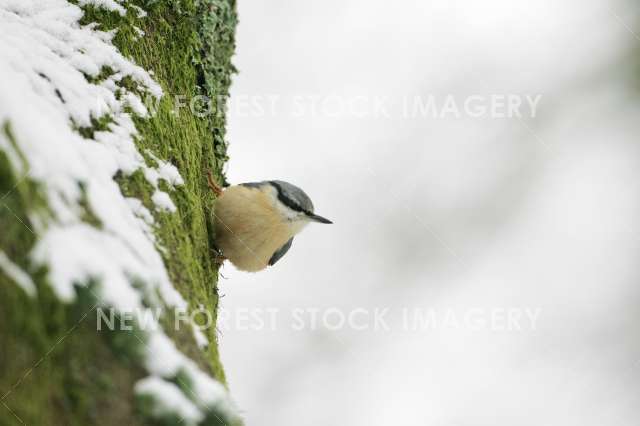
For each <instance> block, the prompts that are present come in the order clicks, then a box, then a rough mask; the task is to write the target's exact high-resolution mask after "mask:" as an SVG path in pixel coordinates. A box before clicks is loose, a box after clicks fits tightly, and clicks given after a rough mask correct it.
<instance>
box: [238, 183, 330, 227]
mask: <svg viewBox="0 0 640 426" xmlns="http://www.w3.org/2000/svg"><path fill="white" fill-rule="evenodd" d="M243 185H245V186H251V187H257V188H261V189H263V190H264V189H265V187H269V188H270V189H271V191H270V192H271V194H272V196H273V198H274V203H275V204H276V207H277V208H278V211H279V212H280V213H281V214H282V216H283V218H284V219H285V220H287V221H289V222H292V223H296V224H297V225H302V224H306V223H308V222H318V223H333V222H331V221H330V220H329V219H326V218H324V217H322V216H320V215H317V214H315V213H314V208H313V202H311V199H310V198H309V196H308V195H307V194H306V193H305V192H304V191H303V190H302V189H300V188H298V187H297V186H295V185H292V184H290V183H289V182H285V181H282V180H269V181H264V182H256V183H245V184H243Z"/></svg>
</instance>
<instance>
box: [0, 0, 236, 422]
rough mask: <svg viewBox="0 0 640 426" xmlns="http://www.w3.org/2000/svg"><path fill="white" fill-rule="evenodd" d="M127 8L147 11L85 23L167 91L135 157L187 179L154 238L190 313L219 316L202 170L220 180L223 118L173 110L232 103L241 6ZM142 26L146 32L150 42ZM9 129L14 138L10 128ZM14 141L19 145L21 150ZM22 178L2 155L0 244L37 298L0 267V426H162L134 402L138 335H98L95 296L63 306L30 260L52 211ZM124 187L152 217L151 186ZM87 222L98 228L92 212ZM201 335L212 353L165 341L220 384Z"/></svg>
mask: <svg viewBox="0 0 640 426" xmlns="http://www.w3.org/2000/svg"><path fill="white" fill-rule="evenodd" d="M129 4H137V5H138V6H140V7H142V8H143V9H145V10H146V11H147V12H148V16H147V17H144V18H140V17H138V15H137V13H136V11H135V10H134V9H131V8H130V9H129V10H128V13H127V15H126V16H125V17H122V16H120V15H118V14H116V13H112V12H108V11H105V10H102V9H96V8H94V7H91V6H87V7H84V10H85V17H84V18H83V23H90V22H97V23H99V28H100V29H102V30H110V29H116V28H117V29H118V32H117V35H116V36H115V38H114V40H113V43H114V44H115V45H116V46H117V47H118V48H119V49H120V51H121V52H122V53H123V54H124V55H125V56H128V57H130V58H132V59H133V60H134V61H135V62H136V63H137V64H139V65H140V66H142V67H143V68H145V69H147V70H152V71H153V73H154V79H155V80H156V81H157V82H158V83H160V85H161V86H162V88H163V90H164V92H165V96H164V97H163V98H162V99H161V100H160V101H159V103H157V105H155V104H154V103H153V102H149V104H148V105H149V106H150V109H152V110H155V114H154V115H153V116H152V117H150V118H148V119H138V118H136V119H135V124H136V126H137V129H138V131H139V134H140V137H139V138H138V140H137V141H136V143H137V146H138V149H139V151H140V152H142V153H143V154H145V153H146V152H147V151H149V152H151V153H152V154H153V155H155V156H157V157H158V158H160V159H162V160H165V161H168V162H170V163H172V164H173V165H175V166H176V167H177V168H178V170H179V171H180V173H181V175H182V177H183V178H184V181H185V184H184V186H181V187H178V188H176V189H175V190H170V193H171V197H172V199H173V201H174V203H175V205H176V207H177V212H176V213H173V214H166V213H154V216H155V220H156V224H157V228H156V229H155V233H156V236H157V238H158V242H159V244H160V245H162V246H163V247H164V248H165V249H166V251H165V253H164V254H163V256H164V261H165V264H166V266H167V269H168V272H169V275H170V278H171V280H172V282H173V283H174V285H175V286H176V287H177V289H178V291H179V292H180V293H181V294H182V295H183V296H184V297H185V299H187V301H188V302H189V304H190V307H191V308H197V307H199V306H200V305H203V306H204V307H205V308H206V309H208V310H209V311H210V312H212V313H213V314H214V317H215V312H216V310H217V305H218V294H217V276H218V270H217V266H216V265H215V264H214V263H213V261H212V252H211V244H210V243H211V239H212V223H211V220H210V217H211V211H210V208H211V203H212V200H213V195H212V194H211V193H210V191H209V190H208V188H207V185H206V177H205V176H206V175H205V172H206V171H207V170H212V171H213V173H214V175H216V176H217V178H218V179H220V181H221V182H224V177H223V175H222V166H223V164H224V162H225V161H226V144H225V141H224V135H225V117H224V113H223V111H217V113H216V114H209V115H204V116H198V115H195V114H192V113H191V112H190V111H189V108H188V107H187V108H182V109H180V110H178V111H177V112H176V111H175V106H176V103H175V101H176V99H183V100H186V102H187V105H188V102H189V100H190V99H193V98H194V97H196V96H198V95H205V96H207V97H210V98H214V99H215V98H217V97H220V96H222V97H226V95H227V92H228V88H229V84H230V78H231V74H232V73H233V67H232V65H231V62H230V61H231V55H232V54H233V50H234V31H235V24H236V17H235V2H234V1H232V0H215V1H214V0H199V1H196V0H182V1H177V0H176V1H172V0H158V1H142V0H140V1H132V2H129ZM136 27H137V28H139V29H141V30H142V31H144V33H145V35H144V36H143V37H140V36H139V33H138V31H137V30H136ZM108 75H109V70H103V77H106V76H108ZM124 84H126V82H125V83H124ZM142 95H143V96H144V94H142ZM177 96H179V97H180V98H177ZM183 102H184V101H183ZM108 123H109V118H108V117H104V118H101V119H99V120H96V122H95V127H94V128H82V129H78V132H79V133H80V134H81V135H83V136H84V137H92V136H93V134H94V132H95V131H98V130H103V128H104V127H105V126H108ZM0 124H3V123H0ZM3 125H4V126H5V127H4V128H3V129H2V131H4V132H5V134H7V135H8V134H9V132H10V129H9V127H8V126H9V124H8V123H4V124H3ZM19 142H20V141H15V144H16V146H18V147H19ZM145 155H146V154H145ZM16 176H17V173H16V172H15V171H14V170H12V168H11V165H10V163H9V161H8V159H7V157H6V155H5V154H4V153H3V152H2V151H0V195H2V194H8V195H7V196H6V197H5V198H4V199H3V200H2V205H0V229H2V231H1V232H0V249H2V250H3V251H4V252H5V253H6V254H7V256H9V257H10V258H11V259H12V260H13V261H14V262H16V263H17V264H18V265H19V266H20V267H22V268H23V269H24V270H25V271H28V272H29V273H30V275H31V278H32V279H33V281H34V283H35V284H36V287H37V290H38V291H37V295H36V296H35V297H34V298H31V297H29V296H27V295H26V294H25V293H24V292H23V290H22V289H21V288H20V287H18V286H17V285H16V284H15V283H13V282H11V280H10V279H9V277H7V276H5V275H3V273H2V272H1V270H0V366H1V368H0V398H2V404H0V425H14V424H20V421H19V420H18V418H19V419H21V421H24V422H25V423H26V424H38V425H59V424H65V425H86V424H100V425H123V424H126V425H136V424H156V423H154V421H151V420H149V418H148V417H145V416H144V412H142V411H141V410H140V406H139V405H136V398H135V397H134V395H133V384H134V383H135V382H136V381H137V380H138V379H140V378H141V377H143V376H144V375H145V374H146V373H145V372H144V371H143V370H142V369H141V367H140V365H139V362H138V361H137V360H136V357H137V356H138V350H137V349H136V343H135V341H137V339H135V338H134V336H131V335H128V334H127V333H132V332H115V333H105V332H98V331H97V330H96V309H95V308H96V306H95V301H94V300H93V299H92V298H91V297H90V293H88V292H87V291H81V290H80V288H79V289H78V291H79V293H78V298H77V301H76V302H75V303H74V304H72V305H65V304H63V303H61V302H60V301H58V300H57V299H56V298H55V296H54V294H53V292H52V290H51V288H50V287H49V285H48V283H47V282H46V271H43V270H34V269H33V265H31V264H30V262H29V260H28V255H29V252H30V250H31V249H32V247H33V245H34V243H35V238H36V237H35V235H33V234H32V232H31V231H30V230H29V228H30V227H31V226H30V223H29V219H28V217H29V214H30V213H31V212H33V211H34V210H36V209H38V210H42V209H45V210H46V205H45V204H44V201H43V198H42V197H41V196H40V195H39V192H38V188H37V186H36V185H35V184H34V183H33V182H30V181H29V180H28V179H25V180H17V179H16ZM117 180H118V182H119V184H120V186H121V188H122V191H123V193H124V194H125V195H128V196H134V197H137V198H139V199H141V200H142V201H143V203H144V204H145V205H146V206H147V207H148V208H149V210H150V211H153V208H152V203H151V201H150V199H151V195H152V188H151V187H150V186H149V185H148V183H147V181H146V180H145V179H144V177H143V176H142V175H141V174H140V173H135V174H133V175H132V176H118V178H117ZM5 205H6V206H5ZM16 217H18V218H20V220H16ZM84 217H85V218H86V221H87V222H88V223H90V224H92V225H94V226H100V224H99V223H96V221H95V220H92V218H95V215H93V214H92V212H90V211H89V210H88V208H87V212H86V215H85V216H84ZM96 220H97V219H96ZM21 222H24V226H23V224H22V223H21ZM169 331H170V330H168V332H169ZM205 333H206V334H207V337H208V338H209V341H210V342H211V344H210V345H209V347H208V348H207V350H206V351H203V350H201V349H199V348H198V347H197V345H196V343H195V341H194V338H193V336H192V334H191V333H190V332H189V331H188V330H184V331H181V332H174V333H173V335H171V336H170V337H172V338H173V339H174V341H175V342H176V344H177V346H178V347H179V348H180V350H181V351H183V352H184V353H185V354H187V355H188V356H190V357H191V358H192V359H194V360H195V361H196V362H197V363H198V364H199V365H200V367H201V368H202V369H204V370H205V371H208V372H210V373H211V374H212V375H213V376H214V377H215V378H217V379H218V380H220V381H221V382H223V383H224V382H225V377H224V370H223V368H222V365H221V363H220V360H219V353H218V345H217V336H216V328H215V327H210V328H209V329H208V330H207V331H206V332H205ZM170 334H171V333H170ZM138 349H139V348H138ZM217 421H218V420H217V419H216V420H215V422H217ZM205 423H206V424H217V423H214V421H213V420H211V421H209V422H205ZM169 424H171V423H169Z"/></svg>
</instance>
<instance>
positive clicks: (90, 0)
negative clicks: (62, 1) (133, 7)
mask: <svg viewBox="0 0 640 426" xmlns="http://www.w3.org/2000/svg"><path fill="white" fill-rule="evenodd" d="M78 3H79V4H80V6H86V5H92V6H96V7H99V8H103V9H106V10H110V11H112V12H118V13H119V14H120V16H125V15H126V14H127V10H126V9H125V8H124V7H122V5H121V4H120V3H118V2H116V1H115V0H79V2H78Z"/></svg>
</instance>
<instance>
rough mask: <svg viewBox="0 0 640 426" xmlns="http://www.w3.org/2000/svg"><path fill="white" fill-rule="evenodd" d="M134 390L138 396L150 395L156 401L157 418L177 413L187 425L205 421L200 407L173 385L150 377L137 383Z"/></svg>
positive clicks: (155, 413)
mask: <svg viewBox="0 0 640 426" xmlns="http://www.w3.org/2000/svg"><path fill="white" fill-rule="evenodd" d="M134 390H135V392H136V394H138V395H149V396H152V397H153V398H154V399H155V400H156V403H155V404H154V405H153V410H154V411H153V414H154V415H155V416H157V417H163V416H166V415H169V414H172V413H177V414H178V415H179V416H180V417H181V419H182V420H183V423H184V424H186V425H196V424H198V423H200V422H201V421H202V420H204V416H203V414H202V413H201V412H200V410H199V409H198V407H196V406H195V405H194V404H193V402H191V401H190V400H189V399H187V397H185V396H184V394H183V393H182V391H181V390H180V388H178V387H177V386H176V385H174V384H173V383H169V382H167V381H165V380H162V379H161V378H159V377H156V376H150V377H147V378H146V379H142V380H140V381H139V382H138V383H136V386H135V389H134Z"/></svg>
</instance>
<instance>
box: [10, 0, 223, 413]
mask: <svg viewBox="0 0 640 426" xmlns="http://www.w3.org/2000/svg"><path fill="white" fill-rule="evenodd" d="M84 3H92V4H97V5H102V6H106V7H108V8H111V9H112V10H116V11H120V10H119V8H122V10H125V9H124V8H125V6H126V3H125V2H123V1H120V2H114V1H112V0H102V1H95V0H94V1H84ZM113 8H115V9H113ZM136 10H137V9H136ZM82 16H83V11H82V10H81V8H80V7H78V6H76V5H73V4H70V3H69V2H68V1H66V0H0V28H2V30H1V31H0V125H2V126H4V125H5V124H6V123H8V125H9V126H10V129H11V132H12V134H13V136H14V137H15V141H16V145H17V148H16V146H14V145H13V144H12V143H11V141H10V140H9V139H8V137H7V135H5V134H4V132H0V150H3V151H5V152H6V153H7V155H8V158H9V159H10V161H11V162H12V166H13V168H14V171H15V172H16V173H17V179H18V180H21V179H24V178H29V179H30V180H32V181H34V182H36V183H38V184H39V185H40V187H41V188H42V189H43V190H44V193H45V196H46V201H47V205H48V207H49V209H50V213H51V215H49V214H47V216H46V217H43V216H39V214H38V213H35V212H30V214H31V216H30V218H29V219H30V221H31V223H32V224H33V225H34V227H33V230H34V232H35V233H36V234H37V236H38V242H37V244H36V247H35V248H34V250H33V252H32V256H31V260H32V261H33V263H34V264H36V265H46V266H47V268H48V270H49V276H48V281H49V282H50V284H51V285H52V286H53V288H54V290H55V293H56V294H57V296H58V297H59V298H60V299H61V300H63V301H65V302H71V301H73V300H74V298H75V289H74V284H78V283H87V282H89V281H90V280H91V279H97V280H98V281H99V282H100V284H101V285H100V286H99V287H98V289H97V294H96V295H97V296H98V300H99V302H100V304H102V305H105V306H112V307H114V308H116V309H119V310H135V309H143V305H142V298H143V296H147V297H148V296H150V295H151V296H152V295H155V294H159V295H160V297H161V298H162V302H160V301H158V306H160V305H164V304H166V305H168V306H175V307H177V308H180V309H186V307H187V303H186V301H185V300H184V298H183V297H182V296H181V295H180V294H179V293H178V292H177V291H176V289H175V288H174V287H173V285H172V283H171V282H170V279H169V276H168V273H167V270H166V268H165V266H164V263H163V261H162V257H161V255H160V253H159V251H158V248H157V246H156V243H155V240H154V238H153V235H152V232H151V231H152V229H153V216H152V215H151V213H150V212H149V211H148V210H147V209H146V208H145V207H144V206H143V205H142V203H140V202H136V201H132V199H127V198H125V197H124V196H123V194H122V192H121V190H120V188H119V186H118V184H117V183H116V182H115V181H114V176H115V175H116V173H118V172H123V173H124V174H125V175H126V174H130V173H133V172H134V171H137V170H142V171H143V174H144V176H145V177H146V178H147V180H148V181H149V183H150V184H151V185H152V186H154V187H155V188H156V192H155V194H154V196H153V197H152V198H153V200H154V201H157V205H156V209H158V210H162V211H169V212H172V211H175V205H174V204H173V202H172V201H171V198H170V196H169V194H167V193H165V192H163V191H161V190H159V189H158V183H159V181H160V180H165V181H166V182H167V183H168V184H170V186H173V185H181V184H182V183H183V182H182V178H181V177H180V174H179V173H178V171H177V170H176V169H175V167H173V166H172V165H170V164H168V163H166V162H163V161H161V160H160V159H157V158H155V159H154V161H156V163H157V167H150V166H148V165H147V164H146V163H145V160H144V158H143V156H142V155H141V154H140V152H138V150H137V148H136V146H135V144H134V138H135V137H136V135H137V133H136V128H135V125H134V123H133V120H132V118H131V116H130V114H129V113H128V112H126V110H125V108H126V107H127V106H129V107H131V108H132V109H133V111H134V112H135V113H136V114H139V115H141V116H145V115H146V114H147V111H146V109H145V108H144V106H143V104H142V102H141V101H140V98H139V97H138V96H137V95H136V94H135V93H132V92H129V91H127V90H126V89H125V88H124V87H120V86H119V84H118V83H119V81H120V80H122V79H123V78H125V77H129V78H130V79H132V80H133V81H134V82H135V83H136V84H137V85H138V87H137V90H138V91H140V92H146V93H148V94H150V95H152V96H154V97H160V96H162V89H161V88H160V86H159V85H158V84H157V83H156V82H155V81H154V80H153V78H152V77H151V75H150V74H149V72H147V71H146V70H144V69H142V68H141V67H139V66H137V65H136V64H134V63H133V62H132V61H130V60H129V59H127V58H125V57H124V56H123V55H122V54H121V53H120V52H119V51H118V50H117V48H116V47H115V46H114V45H113V44H111V42H110V41H111V39H112V34H111V33H105V32H101V31H97V30H96V29H95V27H94V26H92V25H88V26H82V25H80V24H79V20H80V19H81V18H82ZM105 67H108V68H110V69H111V70H113V74H112V75H110V76H108V77H107V78H106V79H104V80H103V81H101V82H98V83H91V82H89V81H88V80H87V77H86V76H90V77H97V76H98V75H99V74H100V72H101V71H102V70H103V69H105ZM117 91H119V92H120V93H119V96H116V92H117ZM105 114H108V116H109V117H110V118H111V122H110V124H109V125H108V131H96V132H95V134H94V137H93V139H86V138H83V137H82V136H81V135H80V134H79V133H78V132H77V129H78V128H81V127H91V126H92V118H93V119H94V120H95V119H99V118H101V117H103V116H104V115H105ZM23 159H24V161H23ZM83 191H84V193H83ZM82 197H86V201H87V204H88V207H89V208H90V209H91V211H92V212H93V214H94V215H95V216H96V217H97V218H98V219H99V220H100V222H101V224H102V227H100V228H98V227H95V226H93V225H91V224H88V223H85V222H83V220H82V218H81V214H82V207H81V204H80V202H81V198H82ZM5 260H6V261H5V262H4V264H5V266H6V265H12V263H10V262H11V261H10V260H9V259H5ZM132 281H136V282H137V283H144V285H145V286H146V288H143V289H138V288H134V287H133V286H132ZM151 329H152V330H161V328H160V327H151ZM149 334H150V335H149V343H150V344H152V345H153V350H147V360H146V365H147V367H148V368H149V370H150V373H151V374H153V376H154V377H156V378H158V377H165V378H171V375H172V374H175V373H176V372H177V371H178V370H183V371H186V372H187V373H189V374H190V376H191V378H192V379H193V382H194V383H195V387H196V389H195V390H194V392H195V393H196V394H197V396H198V398H204V402H203V403H198V404H197V405H198V407H199V409H200V410H202V411H203V412H204V411H206V410H207V409H209V406H211V405H214V406H215V405H220V406H224V407H229V406H230V405H229V404H230V403H229V402H228V396H227V395H226V392H225V390H224V388H223V386H222V385H221V384H220V383H218V382H217V381H215V380H214V379H212V378H211V377H209V376H207V375H206V374H205V373H204V372H203V371H201V370H199V369H198V368H197V367H196V366H195V363H193V362H192V361H191V360H190V359H188V358H187V357H186V356H184V355H183V354H182V353H181V352H180V351H178V349H177V348H176V347H175V346H174V345H173V344H172V343H171V341H170V340H169V339H168V338H167V337H166V336H165V335H164V334H163V333H162V332H161V331H151V332H149ZM162 382H163V381H160V382H159V381H158V380H151V381H146V382H145V383H144V386H143V385H141V386H140V387H141V388H143V389H144V391H145V393H149V392H152V391H153V389H154V383H156V384H157V383H162ZM155 388H156V390H157V396H158V399H159V400H160V401H166V398H167V397H169V395H173V394H175V392H173V391H168V389H173V388H170V387H168V386H164V385H158V386H155ZM186 397H188V398H190V399H193V395H186ZM191 414H192V415H191V419H197V418H200V416H199V415H196V414H193V413H191ZM186 423H187V424H189V423H190V421H189V419H186Z"/></svg>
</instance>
